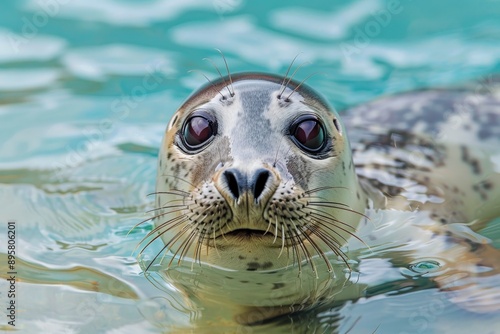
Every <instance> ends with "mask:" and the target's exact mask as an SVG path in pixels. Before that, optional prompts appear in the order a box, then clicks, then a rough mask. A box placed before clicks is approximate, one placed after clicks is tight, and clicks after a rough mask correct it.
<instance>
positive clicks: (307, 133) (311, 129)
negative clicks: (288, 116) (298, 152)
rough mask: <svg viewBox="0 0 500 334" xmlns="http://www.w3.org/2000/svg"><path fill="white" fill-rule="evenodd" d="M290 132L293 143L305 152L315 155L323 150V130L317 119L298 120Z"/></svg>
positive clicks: (324, 137)
mask: <svg viewBox="0 0 500 334" xmlns="http://www.w3.org/2000/svg"><path fill="white" fill-rule="evenodd" d="M292 130H293V131H292V133H291V135H292V136H293V139H294V141H295V142H296V143H297V144H298V145H299V146H300V147H301V148H302V149H304V150H305V151H308V152H310V153H316V152H318V151H319V150H321V149H322V148H323V146H324V144H325V139H326V136H325V130H324V129H323V126H322V125H321V123H320V122H319V121H318V120H317V119H314V118H306V119H299V121H298V122H297V123H296V124H295V126H293V128H292Z"/></svg>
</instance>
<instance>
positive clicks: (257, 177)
mask: <svg viewBox="0 0 500 334" xmlns="http://www.w3.org/2000/svg"><path fill="white" fill-rule="evenodd" d="M222 175H223V177H222V181H223V183H225V184H226V186H227V188H228V189H229V193H230V194H231V196H232V197H233V198H234V199H235V200H238V199H239V198H240V196H241V195H242V194H244V193H245V192H250V193H251V194H252V195H253V198H254V199H255V201H257V202H258V201H259V199H260V197H261V195H262V193H263V192H264V190H265V189H266V184H267V183H268V181H269V180H270V179H271V173H270V172H269V171H268V170H267V169H264V168H260V169H257V170H256V171H255V172H254V173H252V174H251V175H249V176H247V175H246V174H244V173H242V172H240V171H239V170H238V169H235V168H230V169H228V170H226V171H224V173H223V174H222Z"/></svg>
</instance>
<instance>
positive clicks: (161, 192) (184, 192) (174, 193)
mask: <svg viewBox="0 0 500 334" xmlns="http://www.w3.org/2000/svg"><path fill="white" fill-rule="evenodd" d="M176 191H178V192H180V194H178V193H176ZM160 194H167V195H175V196H183V197H188V196H189V195H191V194H190V193H188V192H187V191H184V190H180V189H171V190H169V191H155V192H152V193H149V194H147V195H146V196H151V195H160Z"/></svg>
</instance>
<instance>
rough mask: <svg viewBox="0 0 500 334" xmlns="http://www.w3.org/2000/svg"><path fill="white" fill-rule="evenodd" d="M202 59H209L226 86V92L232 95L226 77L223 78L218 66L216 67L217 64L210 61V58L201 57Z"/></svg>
mask: <svg viewBox="0 0 500 334" xmlns="http://www.w3.org/2000/svg"><path fill="white" fill-rule="evenodd" d="M203 60H206V61H209V62H211V63H212V65H213V67H215V69H216V70H217V72H218V73H219V76H220V78H221V80H222V81H223V82H224V86H225V87H226V89H227V91H228V93H229V95H230V96H233V94H232V93H231V90H230V89H229V87H228V85H227V83H226V79H224V77H223V76H222V73H221V72H220V71H219V67H217V65H216V64H215V63H214V62H213V61H212V59H210V58H203Z"/></svg>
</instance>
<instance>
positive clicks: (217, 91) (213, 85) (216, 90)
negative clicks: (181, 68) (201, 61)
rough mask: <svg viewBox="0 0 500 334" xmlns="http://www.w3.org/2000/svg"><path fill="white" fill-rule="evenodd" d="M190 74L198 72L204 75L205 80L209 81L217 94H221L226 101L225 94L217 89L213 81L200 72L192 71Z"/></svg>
mask: <svg viewBox="0 0 500 334" xmlns="http://www.w3.org/2000/svg"><path fill="white" fill-rule="evenodd" d="M188 72H198V73H200V74H201V75H203V76H204V77H205V79H207V81H208V82H209V83H210V84H211V85H212V88H213V90H215V92H216V93H219V94H220V96H221V97H222V99H223V100H225V99H226V97H225V96H224V94H222V92H221V91H220V90H219V89H217V86H216V85H215V84H214V83H213V81H212V80H210V79H209V78H208V77H207V76H206V75H205V74H204V73H203V72H201V71H198V70H190V71H188Z"/></svg>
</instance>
